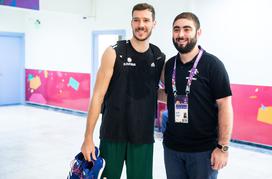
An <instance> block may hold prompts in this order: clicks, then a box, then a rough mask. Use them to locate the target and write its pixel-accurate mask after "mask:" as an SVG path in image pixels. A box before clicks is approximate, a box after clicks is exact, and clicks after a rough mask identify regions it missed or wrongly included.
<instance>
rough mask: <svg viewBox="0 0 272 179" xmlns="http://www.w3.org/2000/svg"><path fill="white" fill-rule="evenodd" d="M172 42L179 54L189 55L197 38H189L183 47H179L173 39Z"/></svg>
mask: <svg viewBox="0 0 272 179" xmlns="http://www.w3.org/2000/svg"><path fill="white" fill-rule="evenodd" d="M176 40H177V41H178V40H183V38H177V39H176ZM172 41H173V44H174V46H175V47H176V49H177V51H179V53H189V52H191V51H192V50H193V49H194V47H195V46H196V43H197V38H196V36H195V37H194V38H191V39H190V41H189V42H188V43H187V44H186V45H185V47H182V46H179V45H178V43H177V42H176V41H175V39H174V38H172Z"/></svg>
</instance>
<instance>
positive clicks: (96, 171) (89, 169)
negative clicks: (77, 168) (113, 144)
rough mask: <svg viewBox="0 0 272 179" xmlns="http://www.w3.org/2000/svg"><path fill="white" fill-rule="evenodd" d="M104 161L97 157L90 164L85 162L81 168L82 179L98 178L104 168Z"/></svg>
mask: <svg viewBox="0 0 272 179" xmlns="http://www.w3.org/2000/svg"><path fill="white" fill-rule="evenodd" d="M105 165H106V162H105V160H104V159H103V158H102V157H98V158H97V160H93V161H92V164H87V165H86V166H85V167H84V168H83V172H82V173H83V178H84V179H100V178H101V175H102V173H103V170H104V168H105Z"/></svg>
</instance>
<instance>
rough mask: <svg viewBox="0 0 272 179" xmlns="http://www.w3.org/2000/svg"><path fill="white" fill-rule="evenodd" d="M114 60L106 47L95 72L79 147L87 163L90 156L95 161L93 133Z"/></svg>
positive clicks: (109, 48)
mask: <svg viewBox="0 0 272 179" xmlns="http://www.w3.org/2000/svg"><path fill="white" fill-rule="evenodd" d="M115 58H116V52H115V50H114V49H113V48H112V47H108V48H107V49H106V50H105V52H104V54H103V56H102V60H101V65H100V67H99V70H98V72H97V77H96V82H95V86H94V92H93V96H92V99H91V103H90V106H89V110H88V117H87V123H86V129H85V136H84V141H83V144H82V147H81V152H82V153H83V155H84V158H85V159H86V160H88V161H90V160H91V158H90V154H92V157H93V158H94V159H96V157H95V145H94V141H93V132H94V128H95V125H96V122H97V119H98V117H99V114H100V111H101V106H102V103H103V100H104V96H105V94H106V92H107V89H108V86H109V83H110V80H111V77H112V74H113V68H114V63H115Z"/></svg>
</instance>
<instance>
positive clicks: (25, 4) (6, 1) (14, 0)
mask: <svg viewBox="0 0 272 179" xmlns="http://www.w3.org/2000/svg"><path fill="white" fill-rule="evenodd" d="M0 5H6V6H12V7H21V8H26V9H34V10H39V0H0Z"/></svg>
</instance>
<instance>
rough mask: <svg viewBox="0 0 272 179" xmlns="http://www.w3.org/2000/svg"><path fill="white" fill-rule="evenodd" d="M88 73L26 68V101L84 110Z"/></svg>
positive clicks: (87, 97) (86, 106)
mask: <svg viewBox="0 0 272 179" xmlns="http://www.w3.org/2000/svg"><path fill="white" fill-rule="evenodd" d="M89 99H90V74H86V73H71V72H60V71H47V70H32V69H26V101H29V102H32V103H37V104H44V105H50V106H56V107H61V108H66V109H73V110H78V111H84V112H86V111H87V110H88V104H89Z"/></svg>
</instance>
